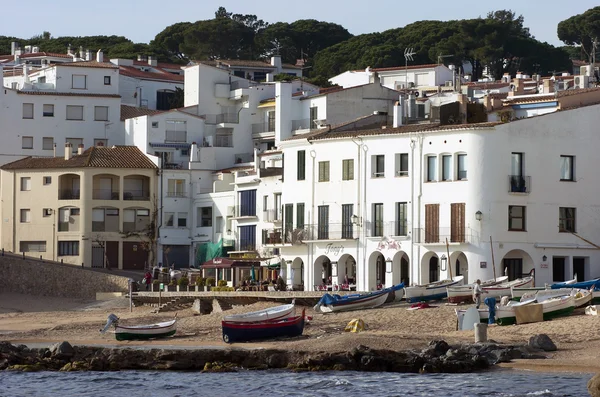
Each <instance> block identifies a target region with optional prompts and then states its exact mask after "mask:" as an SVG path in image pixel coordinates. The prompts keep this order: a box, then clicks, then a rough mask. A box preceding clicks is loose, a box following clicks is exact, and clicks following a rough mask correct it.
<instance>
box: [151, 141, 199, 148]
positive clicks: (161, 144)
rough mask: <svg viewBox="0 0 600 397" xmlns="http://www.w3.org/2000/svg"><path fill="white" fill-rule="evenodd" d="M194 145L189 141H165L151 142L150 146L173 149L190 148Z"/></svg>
mask: <svg viewBox="0 0 600 397" xmlns="http://www.w3.org/2000/svg"><path fill="white" fill-rule="evenodd" d="M191 146H192V145H190V144H189V143H185V142H182V143H164V142H150V147H158V148H161V147H163V148H173V149H189V148H190V147H191Z"/></svg>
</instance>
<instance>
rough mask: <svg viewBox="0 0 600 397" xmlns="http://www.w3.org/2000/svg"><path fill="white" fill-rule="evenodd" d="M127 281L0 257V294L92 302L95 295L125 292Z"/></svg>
mask: <svg viewBox="0 0 600 397" xmlns="http://www.w3.org/2000/svg"><path fill="white" fill-rule="evenodd" d="M128 282H129V278H128V277H124V276H120V275H116V274H110V272H106V271H97V270H94V269H90V268H82V267H79V266H74V265H64V264H61V263H57V262H49V261H40V260H39V259H34V258H29V257H26V258H25V259H23V257H22V256H18V255H12V254H8V253H5V254H4V255H3V256H0V292H16V293H21V294H31V295H40V296H55V297H63V298H74V299H96V292H127V291H128V288H129V286H128Z"/></svg>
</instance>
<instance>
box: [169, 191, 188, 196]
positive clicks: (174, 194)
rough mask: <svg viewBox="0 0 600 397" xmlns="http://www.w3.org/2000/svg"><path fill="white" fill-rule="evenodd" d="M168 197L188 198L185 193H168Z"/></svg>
mask: <svg viewBox="0 0 600 397" xmlns="http://www.w3.org/2000/svg"><path fill="white" fill-rule="evenodd" d="M167 197H187V192H183V191H174V192H167Z"/></svg>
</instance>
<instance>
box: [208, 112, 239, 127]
mask: <svg viewBox="0 0 600 397" xmlns="http://www.w3.org/2000/svg"><path fill="white" fill-rule="evenodd" d="M203 117H204V119H205V123H206V124H208V125H215V124H238V123H239V122H240V116H239V114H237V113H221V114H205V115H204V116H203Z"/></svg>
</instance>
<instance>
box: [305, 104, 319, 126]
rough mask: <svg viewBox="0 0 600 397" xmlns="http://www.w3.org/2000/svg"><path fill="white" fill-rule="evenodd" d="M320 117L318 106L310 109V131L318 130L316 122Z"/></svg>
mask: <svg viewBox="0 0 600 397" xmlns="http://www.w3.org/2000/svg"><path fill="white" fill-rule="evenodd" d="M318 117H319V108H318V107H316V106H313V107H311V108H310V123H309V125H308V128H309V129H311V130H314V129H316V128H317V125H316V124H315V121H316V120H318Z"/></svg>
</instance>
